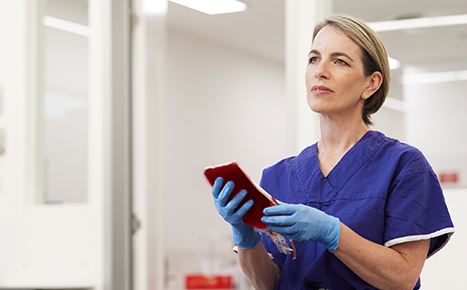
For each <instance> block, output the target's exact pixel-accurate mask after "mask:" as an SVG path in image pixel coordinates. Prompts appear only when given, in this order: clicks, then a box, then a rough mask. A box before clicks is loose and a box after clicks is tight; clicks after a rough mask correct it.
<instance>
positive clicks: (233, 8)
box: [170, 0, 246, 15]
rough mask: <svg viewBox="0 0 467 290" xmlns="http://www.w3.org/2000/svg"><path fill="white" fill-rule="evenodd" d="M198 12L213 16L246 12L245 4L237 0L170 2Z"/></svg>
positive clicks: (184, 0)
mask: <svg viewBox="0 0 467 290" xmlns="http://www.w3.org/2000/svg"><path fill="white" fill-rule="evenodd" d="M170 1H171V2H173V3H177V4H180V5H183V6H186V7H188V8H191V9H195V10H198V11H200V12H203V13H206V14H209V15H214V14H224V13H233V12H241V11H245V10H246V4H245V3H243V2H240V1H237V0H170Z"/></svg>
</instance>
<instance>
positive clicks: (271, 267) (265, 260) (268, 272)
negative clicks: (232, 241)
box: [238, 243, 280, 290]
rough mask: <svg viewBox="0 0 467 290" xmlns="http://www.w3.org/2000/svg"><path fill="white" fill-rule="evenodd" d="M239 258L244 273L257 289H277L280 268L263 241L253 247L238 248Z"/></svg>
mask: <svg viewBox="0 0 467 290" xmlns="http://www.w3.org/2000/svg"><path fill="white" fill-rule="evenodd" d="M238 259H239V262H240V267H241V268H242V270H243V273H244V274H245V276H246V277H247V278H248V280H249V281H250V282H251V284H252V285H253V286H254V288H255V289H256V290H262V289H275V287H276V284H277V280H278V279H279V276H280V270H279V268H278V267H277V265H276V263H275V262H274V261H273V260H272V259H271V257H270V256H269V255H268V253H267V251H266V249H265V248H264V245H263V243H259V244H258V245H257V246H256V247H255V248H252V249H247V250H243V249H240V247H239V249H238Z"/></svg>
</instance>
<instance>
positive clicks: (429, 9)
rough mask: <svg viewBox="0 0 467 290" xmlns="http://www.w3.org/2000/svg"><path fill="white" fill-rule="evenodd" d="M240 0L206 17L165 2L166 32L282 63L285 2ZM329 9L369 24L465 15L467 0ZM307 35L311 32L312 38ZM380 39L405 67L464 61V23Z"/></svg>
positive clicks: (342, 0)
mask: <svg viewBox="0 0 467 290" xmlns="http://www.w3.org/2000/svg"><path fill="white" fill-rule="evenodd" d="M242 1H243V2H245V3H246V4H247V5H248V9H247V11H245V12H240V13H232V14H221V15H207V14H204V13H201V12H197V11H195V10H192V9H189V8H186V7H183V6H180V5H178V4H174V3H172V2H169V10H168V26H169V29H170V30H177V31H182V32H185V33H189V34H192V35H195V36H197V37H200V38H202V39H205V40H207V41H212V42H216V43H219V44H223V45H227V46H231V47H235V48H236V49H240V50H244V51H247V52H250V53H253V54H256V55H258V56H262V57H265V58H268V59H271V60H274V61H277V62H280V63H283V62H284V58H285V44H284V42H285V0H242ZM329 1H331V0H329ZM422 3H423V4H422ZM333 7H334V12H336V13H345V14H349V15H353V16H357V17H359V18H361V19H364V20H366V21H368V22H374V21H384V20H394V19H400V18H413V17H427V16H441V15H453V14H467V5H465V0H443V1H439V0H423V1H418V0H413V1H412V0H391V1H386V0H334V3H333ZM311 32H312V28H311V29H310V35H311ZM380 35H381V37H382V38H383V41H384V43H385V44H386V47H387V50H388V53H389V55H390V56H391V57H394V58H396V59H399V60H401V61H402V62H403V63H405V64H408V63H419V62H425V61H444V60H449V61H452V60H456V59H460V60H467V25H458V26H450V27H443V28H427V29H418V30H411V31H397V32H381V33H380Z"/></svg>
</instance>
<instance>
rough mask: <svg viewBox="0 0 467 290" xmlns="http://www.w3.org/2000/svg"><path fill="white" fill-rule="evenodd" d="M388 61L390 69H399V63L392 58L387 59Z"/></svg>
mask: <svg viewBox="0 0 467 290" xmlns="http://www.w3.org/2000/svg"><path fill="white" fill-rule="evenodd" d="M388 60H389V68H390V69H398V68H400V67H401V62H400V61H398V60H397V59H395V58H392V57H388Z"/></svg>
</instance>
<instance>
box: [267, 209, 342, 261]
mask: <svg viewBox="0 0 467 290" xmlns="http://www.w3.org/2000/svg"><path fill="white" fill-rule="evenodd" d="M263 212H264V214H265V215H267V216H264V217H263V218H262V219H261V220H262V221H263V222H264V223H266V224H268V226H267V228H268V230H270V231H272V232H276V233H279V234H281V235H283V236H284V237H286V238H289V239H292V240H296V241H299V242H310V241H319V242H321V243H323V244H324V246H325V247H326V248H327V249H328V250H329V251H330V252H331V253H332V252H334V251H335V250H336V249H337V246H338V243H339V233H340V221H339V219H338V218H335V217H333V216H330V215H328V214H326V213H324V212H322V211H320V210H318V209H315V208H313V207H310V206H306V205H303V204H287V203H280V204H279V205H276V206H271V207H268V208H265V209H264V211H263Z"/></svg>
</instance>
